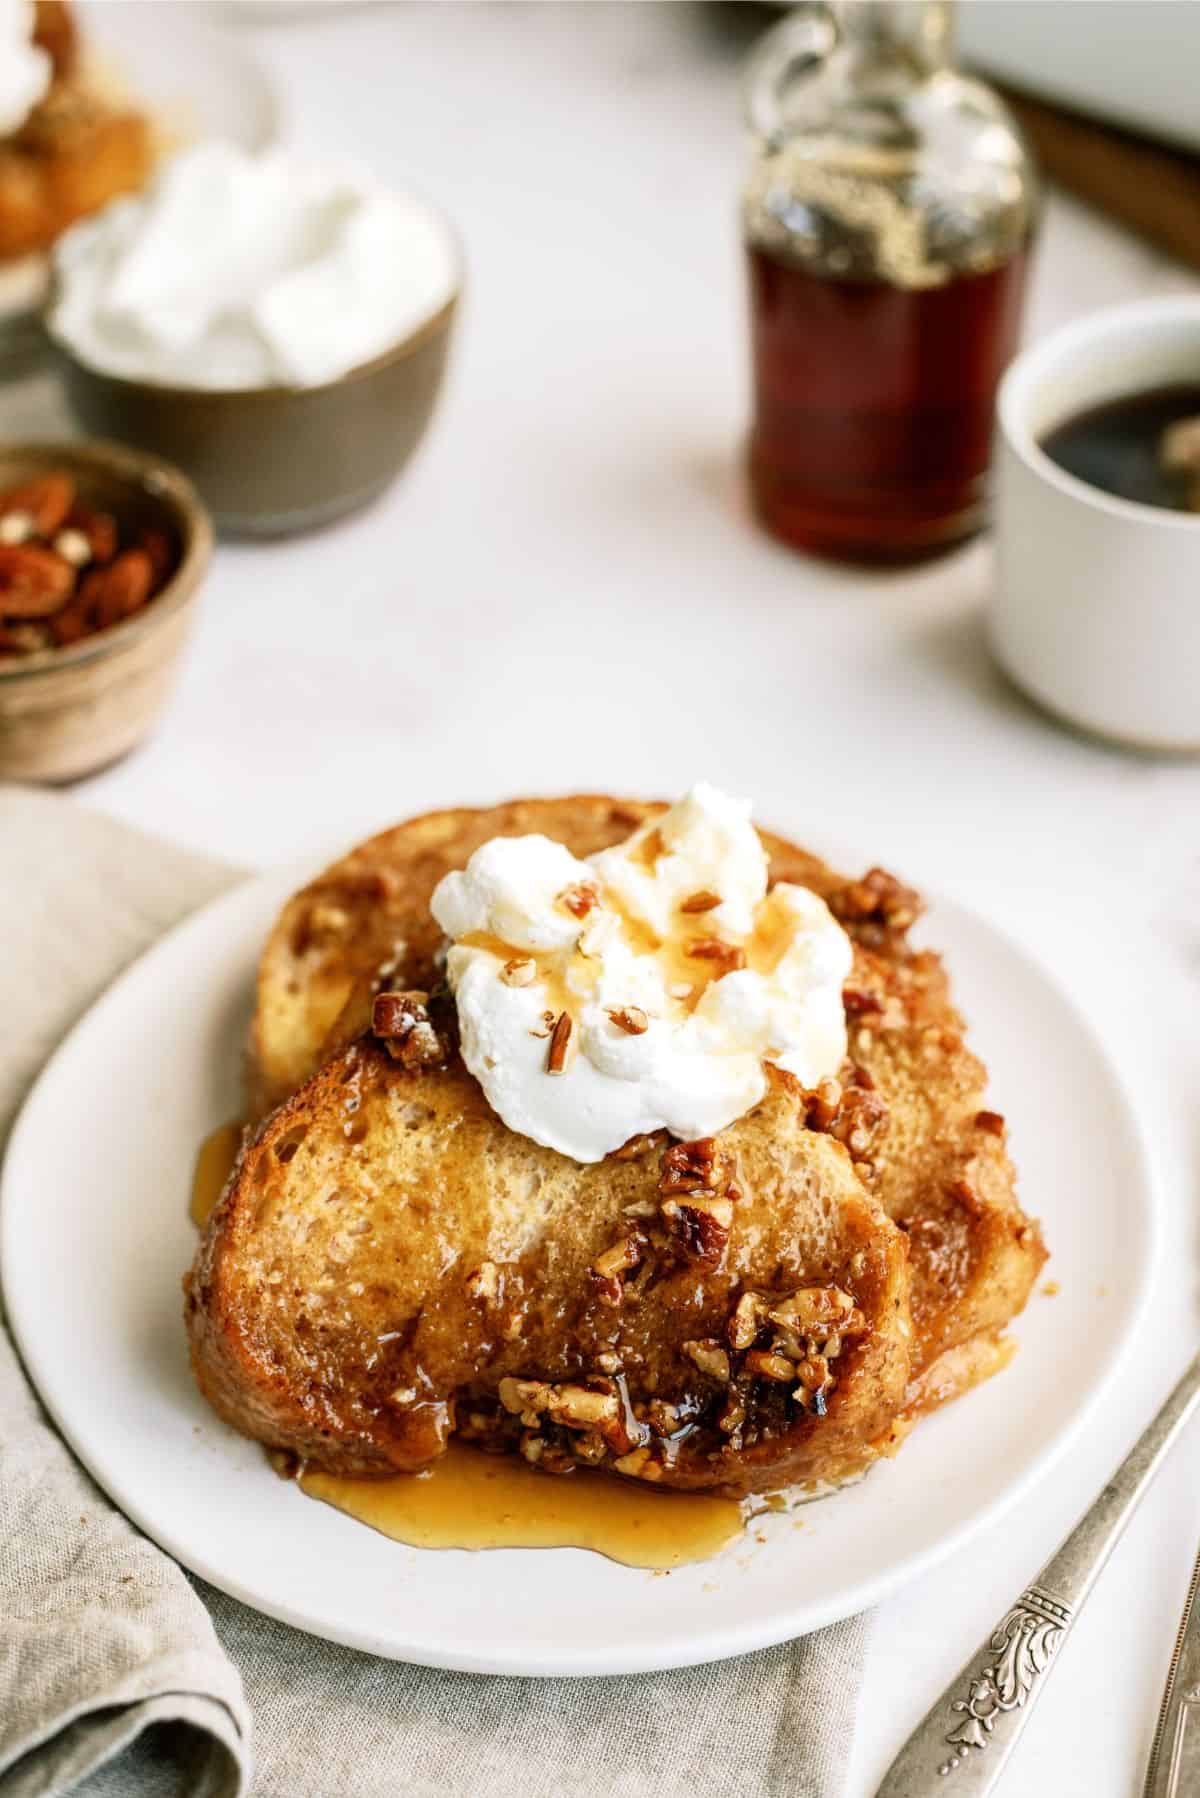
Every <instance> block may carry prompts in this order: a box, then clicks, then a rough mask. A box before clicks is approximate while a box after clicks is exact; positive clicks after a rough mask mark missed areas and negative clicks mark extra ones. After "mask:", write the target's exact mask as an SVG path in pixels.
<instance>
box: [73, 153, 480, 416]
mask: <svg viewBox="0 0 1200 1798" xmlns="http://www.w3.org/2000/svg"><path fill="white" fill-rule="evenodd" d="M55 268H56V273H57V277H58V282H57V287H58V295H57V299H56V302H55V305H54V308H53V311H52V314H51V324H52V327H53V329H54V332H55V334H56V335H57V336H58V337H59V338H60V339H61V340H62V341H63V342H65V343H66V345H67V347H68V348H69V349H71V350H72V351H73V352H74V354H75V355H76V356H77V357H78V358H79V360H80V361H82V362H85V363H87V364H89V365H90V366H92V367H94V368H98V369H102V370H104V371H106V372H108V373H111V374H117V375H130V376H133V377H134V378H138V379H147V380H156V381H165V382H168V383H170V384H172V385H178V386H184V387H204V388H216V389H230V388H247V387H272V386H285V387H314V386H319V385H320V384H321V383H322V382H325V381H332V380H335V379H336V378H337V377H338V376H339V375H343V374H345V373H347V371H348V370H350V369H352V368H356V367H358V366H359V365H360V364H361V363H364V362H369V361H370V360H371V359H372V358H373V357H375V356H378V355H381V354H382V353H383V352H384V351H385V350H388V349H390V348H392V346H393V345H394V344H396V343H398V342H399V341H401V340H402V339H403V338H405V337H406V336H408V335H409V334H410V333H411V332H412V331H413V330H415V329H416V327H417V326H419V325H420V324H422V323H423V322H424V321H425V320H426V319H428V318H431V317H432V316H433V314H434V313H436V312H437V311H439V310H440V308H441V307H442V306H443V305H445V303H446V302H447V301H448V300H449V299H450V298H451V296H452V294H453V293H454V291H455V288H456V285H457V279H458V275H457V258H456V252H455V249H454V245H453V242H452V240H451V238H450V235H449V232H448V231H447V229H446V227H445V226H444V225H443V224H442V223H441V221H440V219H439V218H438V217H437V216H436V214H435V213H433V212H432V211H430V209H429V208H428V207H426V206H423V205H422V204H421V203H420V202H419V201H418V200H416V199H414V198H412V197H411V196H408V195H405V194H402V193H394V192H392V191H391V190H389V189H387V188H384V187H382V186H381V185H380V184H379V183H378V182H376V181H374V180H373V179H372V178H371V177H370V176H369V175H367V174H365V173H364V172H363V171H362V170H360V169H356V168H352V167H348V166H346V165H341V164H339V165H334V166H325V165H322V164H315V163H312V162H310V161H308V160H306V159H304V158H301V157H298V156H296V155H294V154H292V153H290V152H288V151H285V150H268V151H266V152H264V153H263V154H261V155H252V154H250V153H249V152H248V151H245V150H241V149H239V148H237V146H236V145H234V144H228V143H219V142H210V143H202V144H198V145H197V146H196V147H195V148H194V149H191V150H187V151H185V152H184V153H183V154H182V155H179V156H176V157H173V158H172V159H171V160H170V161H168V162H167V163H165V164H164V165H163V167H162V169H161V170H160V171H159V173H158V175H157V176H156V177H155V179H154V180H153V181H152V182H151V183H150V185H149V187H148V188H147V189H146V190H145V191H144V192H142V193H140V194H136V195H133V196H131V197H129V198H125V199H120V200H115V201H113V202H112V204H111V205H109V206H106V207H105V208H104V209H103V211H101V212H100V213H98V214H97V215H96V216H95V217H94V218H91V219H86V220H84V221H83V222H82V223H80V224H78V225H75V226H74V227H73V228H72V229H71V230H70V231H68V232H66V234H65V235H64V236H63V237H62V238H61V239H60V241H59V244H58V248H57V251H56V253H55Z"/></svg>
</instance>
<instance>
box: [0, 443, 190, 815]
mask: <svg viewBox="0 0 1200 1798" xmlns="http://www.w3.org/2000/svg"><path fill="white" fill-rule="evenodd" d="M50 469H63V470H65V471H66V472H67V473H69V474H71V475H73V476H74V477H75V480H76V482H77V484H78V488H79V494H80V498H81V499H82V500H83V501H84V502H85V503H86V504H88V505H91V506H95V507H97V508H98V509H100V510H102V511H106V512H111V513H113V515H114V516H115V517H116V518H117V519H118V520H119V521H120V522H121V523H122V524H123V525H127V526H128V527H136V526H139V525H155V526H158V527H159V528H160V529H163V530H165V531H166V532H167V534H168V535H169V536H170V537H171V538H172V540H173V542H174V543H175V545H176V548H177V551H178V557H179V560H178V563H177V566H176V568H175V572H174V574H172V576H171V578H170V580H169V581H168V582H167V584H166V586H165V587H163V588H162V590H161V591H160V592H159V593H156V594H155V596H154V598H153V599H152V600H150V601H148V603H147V604H146V605H144V606H143V607H142V608H141V609H140V610H139V611H137V612H135V613H134V615H133V616H132V617H131V618H128V619H126V620H125V622H124V623H123V624H117V625H113V626H112V627H111V628H110V629H109V630H105V631H97V632H95V633H94V634H93V635H92V636H89V637H84V638H82V639H81V640H80V641H79V642H78V643H73V644H71V645H69V646H68V647H65V648H62V649H45V650H38V651H37V652H35V653H34V654H32V655H26V656H21V657H19V658H15V659H11V660H10V659H5V660H4V661H2V662H0V779H3V780H20V781H41V782H59V781H68V780H76V779H78V778H79V777H80V776H81V775H84V774H91V773H94V772H95V771H96V770H97V769H98V768H103V767H105V766H107V765H108V763H110V762H114V761H116V760H117V759H118V758H119V757H120V756H123V755H125V754H126V753H127V752H128V751H129V750H130V749H132V748H133V746H134V744H135V743H137V742H139V741H140V739H141V738H142V737H143V736H145V734H146V732H147V731H148V730H150V729H151V727H152V726H153V725H154V723H155V722H156V721H157V719H158V717H159V714H160V713H161V712H162V709H163V707H164V705H165V704H166V702H167V698H168V696H169V694H170V692H171V689H172V687H173V685H174V682H175V676H176V673H177V672H178V667H179V661H180V656H181V653H182V650H183V646H184V641H185V639H186V637H187V633H188V629H189V626H190V624H191V620H192V613H193V610H194V607H195V603H196V595H197V592H198V590H199V587H200V583H201V581H202V579H203V577H204V572H205V569H206V568H207V566H208V559H209V555H210V552H211V549H212V526H211V524H210V522H209V519H208V514H207V513H206V512H205V510H204V507H203V506H202V505H201V504H200V501H199V500H198V499H197V497H196V494H195V492H194V490H193V488H192V486H191V484H190V482H188V481H187V480H186V479H185V478H184V476H183V475H181V474H180V473H179V471H178V470H177V469H174V468H171V467H169V466H167V465H166V464H165V463H163V462H160V461H159V460H158V459H157V457H154V456H146V455H142V454H139V453H138V452H137V451H136V450H130V449H125V448H123V447H122V446H121V445H120V444H116V443H88V444H78V443H71V444H55V443H43V444H29V445H22V446H18V445H7V446H5V445H0V489H6V488H9V487H15V486H18V485H19V484H21V483H23V482H25V481H28V480H32V479H33V477H34V476H35V475H39V474H45V473H46V472H47V471H48V470H50Z"/></svg>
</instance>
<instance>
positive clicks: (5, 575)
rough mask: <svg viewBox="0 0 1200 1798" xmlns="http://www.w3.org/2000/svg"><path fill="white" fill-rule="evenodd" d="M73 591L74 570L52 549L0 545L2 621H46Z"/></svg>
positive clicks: (0, 603)
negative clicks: (33, 619)
mask: <svg viewBox="0 0 1200 1798" xmlns="http://www.w3.org/2000/svg"><path fill="white" fill-rule="evenodd" d="M74 588H75V570H74V569H73V568H72V566H71V564H70V563H69V562H68V561H65V560H64V558H63V557H62V556H57V555H55V553H54V551H53V550H52V549H42V548H41V547H40V546H39V545H38V544H36V543H19V544H18V543H3V544H0V613H2V614H3V616H4V617H5V618H9V619H12V618H49V617H50V615H51V613H53V612H57V611H58V609H59V607H60V606H63V605H65V604H66V602H67V600H68V599H70V597H71V594H72V592H73V591H74Z"/></svg>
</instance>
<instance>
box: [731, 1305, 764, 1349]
mask: <svg viewBox="0 0 1200 1798" xmlns="http://www.w3.org/2000/svg"><path fill="white" fill-rule="evenodd" d="M766 1315H767V1301H766V1299H765V1298H764V1297H763V1296H762V1294H761V1293H760V1292H744V1293H743V1294H742V1296H741V1298H740V1299H739V1300H738V1302H737V1304H736V1305H735V1306H734V1309H733V1312H732V1315H731V1316H730V1319H729V1322H728V1323H727V1324H726V1326H725V1334H726V1335H727V1336H728V1338H729V1346H730V1348H731V1349H735V1350H738V1351H740V1350H742V1349H748V1348H749V1347H750V1346H751V1344H752V1343H753V1341H754V1339H755V1337H756V1336H757V1335H758V1332H759V1330H760V1329H761V1328H762V1324H763V1320H764V1318H765V1317H766Z"/></svg>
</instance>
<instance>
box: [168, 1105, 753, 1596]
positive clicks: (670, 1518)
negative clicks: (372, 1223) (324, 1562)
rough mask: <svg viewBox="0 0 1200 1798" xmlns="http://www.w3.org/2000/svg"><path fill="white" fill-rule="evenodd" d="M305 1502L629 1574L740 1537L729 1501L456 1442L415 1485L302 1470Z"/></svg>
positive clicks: (415, 1535)
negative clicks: (569, 1551) (564, 1551)
mask: <svg viewBox="0 0 1200 1798" xmlns="http://www.w3.org/2000/svg"><path fill="white" fill-rule="evenodd" d="M241 1140H242V1125H241V1124H240V1123H238V1122H237V1120H236V1119H234V1120H232V1121H231V1122H229V1123H226V1124H218V1126H217V1128H216V1129H215V1130H214V1131H212V1133H211V1134H210V1135H209V1136H206V1137H205V1139H204V1141H203V1142H202V1143H201V1145H200V1148H199V1150H198V1151H197V1154H196V1165H195V1171H194V1173H193V1176H192V1196H191V1203H190V1205H189V1207H188V1214H189V1216H190V1217H191V1220H192V1222H193V1223H194V1224H195V1225H196V1227H197V1229H200V1230H203V1229H204V1228H205V1226H206V1225H207V1223H208V1219H209V1217H210V1216H211V1214H212V1212H213V1209H214V1207H215V1206H216V1203H217V1201H218V1199H219V1198H220V1196H221V1193H222V1192H223V1190H224V1187H225V1182H226V1180H227V1179H228V1177H229V1173H230V1170H231V1168H232V1167H233V1164H234V1162H235V1161H236V1160H237V1153H238V1149H239V1148H240V1146H241ZM299 1483H300V1486H301V1488H302V1489H303V1491H305V1492H306V1493H307V1494H308V1495H309V1497H310V1498H319V1499H321V1500H323V1502H324V1503H326V1504H329V1505H333V1506H334V1507H335V1508H336V1509H337V1510H339V1511H344V1512H345V1513H346V1515H347V1516H348V1517H354V1518H357V1519H358V1521H359V1522H360V1523H365V1524H368V1525H369V1526H370V1527H371V1528H372V1529H375V1530H378V1531H379V1532H380V1533H381V1534H382V1535H384V1536H390V1537H391V1538H392V1540H393V1541H396V1542H407V1543H408V1544H409V1545H410V1546H411V1547H413V1548H590V1549H594V1550H595V1551H596V1553H597V1554H602V1555H607V1557H608V1558H609V1560H611V1561H621V1562H623V1563H624V1564H625V1565H626V1566H627V1567H646V1568H665V1567H682V1566H685V1565H686V1564H687V1563H688V1562H690V1561H704V1560H707V1559H708V1557H709V1556H710V1555H714V1554H716V1552H717V1550H718V1549H719V1548H722V1547H723V1546H724V1544H725V1543H726V1542H729V1541H731V1540H732V1539H733V1537H735V1536H736V1535H738V1534H739V1533H740V1531H741V1528H742V1521H743V1519H742V1511H741V1507H740V1506H739V1505H738V1504H737V1503H735V1501H734V1500H733V1499H729V1498H710V1497H708V1496H706V1495H703V1494H692V1493H684V1494H678V1493H669V1492H651V1491H647V1489H646V1487H645V1486H633V1485H629V1486H626V1485H622V1484H621V1483H620V1482H618V1481H617V1480H615V1479H612V1478H606V1477H604V1476H603V1475H601V1474H589V1473H587V1472H586V1471H583V1470H580V1471H577V1472H575V1473H572V1474H569V1475H566V1476H563V1477H560V1478H550V1477H549V1476H548V1475H546V1474H544V1473H538V1472H535V1470H534V1469H533V1468H532V1467H530V1466H529V1465H528V1464H527V1463H526V1462H525V1461H520V1460H515V1459H511V1458H509V1457H508V1456H504V1457H501V1456H498V1455H488V1454H485V1453H484V1452H483V1451H482V1450H481V1449H472V1448H465V1447H462V1446H460V1445H459V1444H458V1443H451V1444H450V1447H449V1448H448V1449H447V1451H446V1453H445V1454H444V1455H443V1456H442V1457H441V1459H440V1460H438V1461H436V1462H435V1463H434V1465H433V1467H432V1468H430V1469H429V1471H428V1472H426V1473H421V1474H396V1475H395V1476H394V1477H392V1478H390V1479H389V1478H385V1479H349V1478H346V1477H345V1476H340V1475H337V1474H329V1473H321V1472H320V1471H319V1470H318V1469H316V1468H312V1469H306V1470H305V1471H303V1472H302V1473H301V1476H300V1482H299Z"/></svg>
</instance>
